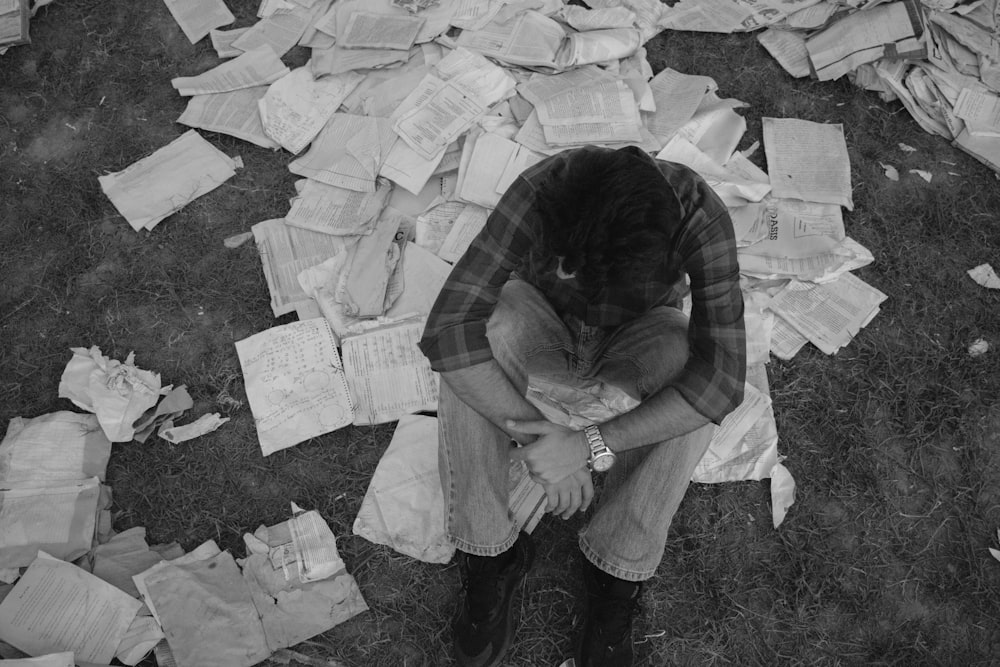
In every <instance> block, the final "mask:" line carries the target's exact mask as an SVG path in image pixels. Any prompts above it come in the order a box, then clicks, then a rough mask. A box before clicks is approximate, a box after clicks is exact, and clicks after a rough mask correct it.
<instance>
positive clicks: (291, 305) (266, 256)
mask: <svg viewBox="0 0 1000 667" xmlns="http://www.w3.org/2000/svg"><path fill="white" fill-rule="evenodd" d="M252 230H253V237H254V241H256V243H257V251H258V252H259V253H260V259H261V264H262V265H263V268H264V278H265V279H266V280H267V288H268V291H269V292H270V294H271V311H272V312H273V313H274V316H275V317H280V316H282V315H287V314H288V313H291V312H294V311H295V309H296V306H297V305H298V304H300V303H302V302H308V301H311V299H310V298H309V297H308V296H307V295H306V293H305V292H303V291H302V288H301V287H300V286H299V281H298V275H299V273H300V272H301V271H303V270H305V269H307V268H309V267H310V266H315V265H316V264H319V263H320V262H322V261H324V260H326V259H328V258H330V257H333V256H335V255H337V254H338V253H340V252H343V251H344V250H346V249H347V247H348V246H349V245H351V244H352V243H354V242H355V240H354V239H346V240H345V239H344V238H342V237H339V236H334V235H332V234H324V233H321V232H314V231H310V230H307V229H300V228H298V227H293V226H291V225H286V224H285V221H284V220H282V219H275V220H265V221H264V222H259V223H257V224H256V225H254V226H253V227H252Z"/></svg>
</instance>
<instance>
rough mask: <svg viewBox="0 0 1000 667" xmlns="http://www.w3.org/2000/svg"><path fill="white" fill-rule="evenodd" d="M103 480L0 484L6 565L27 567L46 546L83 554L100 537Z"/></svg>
mask: <svg viewBox="0 0 1000 667" xmlns="http://www.w3.org/2000/svg"><path fill="white" fill-rule="evenodd" d="M99 487H100V483H99V482H98V481H97V478H96V477H92V478H90V479H88V480H84V481H80V482H50V483H49V484H47V485H46V484H45V483H43V482H34V483H32V484H31V487H23V488H6V489H0V569H6V568H11V567H25V566H27V565H28V564H30V563H31V562H32V561H33V560H35V556H36V555H37V554H38V551H39V550H40V549H41V550H44V551H46V552H48V553H50V554H52V555H53V556H55V557H56V558H66V559H70V560H72V559H74V558H79V557H80V556H82V555H83V554H85V553H87V551H89V550H90V545H91V542H93V540H94V528H95V521H96V515H97V504H98V500H99V497H100V488H99Z"/></svg>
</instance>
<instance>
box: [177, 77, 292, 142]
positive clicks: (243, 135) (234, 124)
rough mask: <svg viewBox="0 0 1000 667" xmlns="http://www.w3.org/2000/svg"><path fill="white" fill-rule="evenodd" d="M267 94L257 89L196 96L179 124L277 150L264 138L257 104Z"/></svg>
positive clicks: (265, 136) (270, 140)
mask: <svg viewBox="0 0 1000 667" xmlns="http://www.w3.org/2000/svg"><path fill="white" fill-rule="evenodd" d="M266 93H267V86H255V87H253V88H241V89H239V90H232V91H229V92H226V93H210V94H208V95H194V96H192V97H191V99H190V100H188V104H187V107H186V108H185V109H184V113H182V114H181V115H180V117H179V118H178V119H177V122H178V123H180V124H182V125H187V126H188V127H196V128H199V129H202V130H208V131H209V132H219V133H221V134H228V135H229V136H231V137H236V138H237V139H242V140H243V141H249V142H250V143H252V144H255V145H257V146H260V147H261V148H277V147H278V144H277V143H276V142H275V141H274V140H273V139H271V137H269V136H267V134H265V132H264V125H263V124H262V123H261V120H260V111H259V109H258V103H259V101H260V99H261V98H262V97H264V95H265V94H266Z"/></svg>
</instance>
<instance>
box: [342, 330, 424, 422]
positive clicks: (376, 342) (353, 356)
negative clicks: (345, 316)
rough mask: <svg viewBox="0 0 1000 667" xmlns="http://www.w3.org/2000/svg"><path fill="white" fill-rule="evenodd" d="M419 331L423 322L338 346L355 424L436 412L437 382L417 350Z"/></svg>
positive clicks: (382, 331)
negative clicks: (416, 413) (351, 401)
mask: <svg viewBox="0 0 1000 667" xmlns="http://www.w3.org/2000/svg"><path fill="white" fill-rule="evenodd" d="M423 329H424V320H423V319H422V318H421V319H417V320H412V321H407V322H403V323H400V324H396V325H391V326H388V327H385V328H382V329H376V330H373V331H369V332H366V333H363V334H358V335H356V336H351V337H349V338H345V339H344V340H343V341H342V349H343V354H344V369H345V371H346V373H347V381H348V384H349V385H350V387H351V395H352V396H353V397H354V405H355V417H354V423H355V424H356V425H366V424H382V423H385V422H390V421H393V420H396V419H399V418H400V417H401V416H403V415H405V414H411V413H414V412H424V411H434V410H436V409H437V398H438V377H437V374H436V373H435V372H434V371H432V370H431V367H430V363H429V362H428V361H427V358H426V357H425V356H424V355H423V353H422V352H420V349H419V348H418V347H417V342H418V341H419V340H420V336H421V334H422V333H423Z"/></svg>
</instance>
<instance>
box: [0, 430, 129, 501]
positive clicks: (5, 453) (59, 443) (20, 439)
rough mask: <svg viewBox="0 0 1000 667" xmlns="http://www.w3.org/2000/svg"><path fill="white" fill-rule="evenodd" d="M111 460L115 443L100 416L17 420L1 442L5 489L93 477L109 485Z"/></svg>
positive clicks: (0, 471) (0, 475) (1, 474)
mask: <svg viewBox="0 0 1000 667" xmlns="http://www.w3.org/2000/svg"><path fill="white" fill-rule="evenodd" d="M110 456H111V441H110V440H108V438H107V436H105V435H104V431H102V430H101V427H100V424H99V423H98V421H97V417H96V416H95V415H92V414H88V415H81V414H79V413H76V412H68V411H61V412H53V413H50V414H47V415H41V416H40V417H35V418H34V419H25V418H23V417H14V418H13V419H11V420H10V423H9V424H7V433H6V435H4V438H3V442H0V488H11V487H14V486H20V485H25V484H29V483H39V482H43V483H48V482H58V481H80V480H84V479H88V478H91V477H96V478H97V479H98V480H99V481H104V473H105V470H107V467H108V459H109V458H110ZM0 514H2V509H0Z"/></svg>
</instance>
